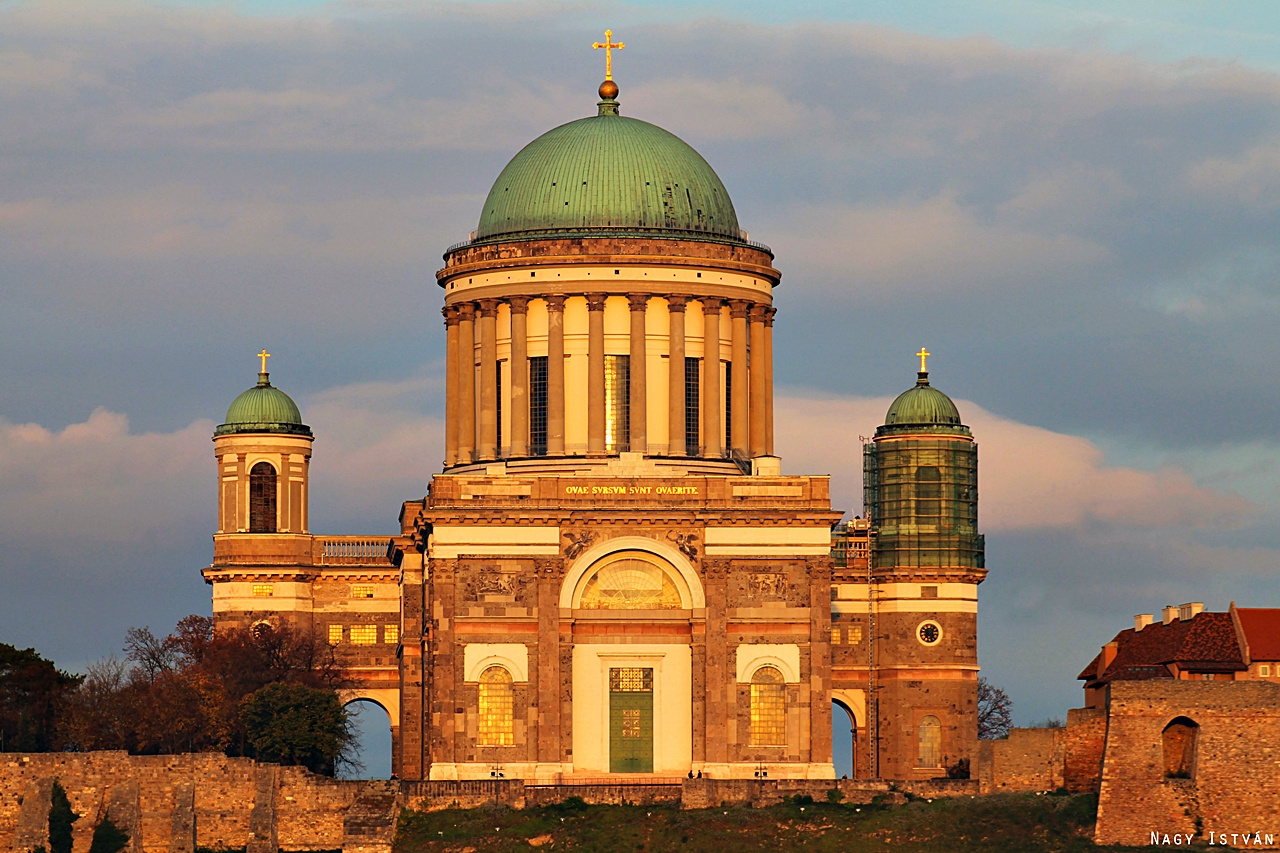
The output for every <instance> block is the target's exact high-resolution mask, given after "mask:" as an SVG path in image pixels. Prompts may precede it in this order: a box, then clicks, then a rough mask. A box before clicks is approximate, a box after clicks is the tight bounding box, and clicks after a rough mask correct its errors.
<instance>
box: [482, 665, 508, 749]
mask: <svg viewBox="0 0 1280 853" xmlns="http://www.w3.org/2000/svg"><path fill="white" fill-rule="evenodd" d="M515 742H516V739H515V691H514V690H513V689H512V687H511V674H510V673H509V672H507V671H506V670H505V669H503V668H502V667H500V666H491V667H489V668H488V669H486V670H485V671H484V672H482V673H480V730H479V732H478V736H477V739H476V743H478V744H479V745H480V746H511V745H512V744H514V743H515Z"/></svg>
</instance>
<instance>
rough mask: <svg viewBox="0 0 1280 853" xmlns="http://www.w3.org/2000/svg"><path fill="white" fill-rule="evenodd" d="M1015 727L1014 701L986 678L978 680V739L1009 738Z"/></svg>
mask: <svg viewBox="0 0 1280 853" xmlns="http://www.w3.org/2000/svg"><path fill="white" fill-rule="evenodd" d="M1012 725H1013V700H1012V699H1010V698H1009V694H1008V693H1005V692H1004V691H1003V690H1001V689H1000V688H999V687H996V686H995V685H994V684H992V683H991V682H990V681H987V680H986V679H985V678H979V679H978V737H979V738H981V739H982V740H996V739H998V738H1004V737H1008V736H1009V728H1010V726H1012Z"/></svg>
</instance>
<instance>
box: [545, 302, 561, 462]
mask: <svg viewBox="0 0 1280 853" xmlns="http://www.w3.org/2000/svg"><path fill="white" fill-rule="evenodd" d="M547 455H548V456H564V297H563V296H548V297H547Z"/></svg>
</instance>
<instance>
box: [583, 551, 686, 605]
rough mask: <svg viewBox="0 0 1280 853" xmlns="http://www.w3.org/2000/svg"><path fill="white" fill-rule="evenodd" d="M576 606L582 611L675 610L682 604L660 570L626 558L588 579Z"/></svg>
mask: <svg viewBox="0 0 1280 853" xmlns="http://www.w3.org/2000/svg"><path fill="white" fill-rule="evenodd" d="M578 606H579V607H580V608H582V609H583V610H679V609H681V608H683V607H684V603H683V602H682V601H681V599H680V590H678V589H676V585H675V584H674V583H672V581H671V578H670V577H669V576H668V575H667V573H666V572H665V571H663V570H662V567H661V566H657V565H654V564H653V563H651V562H649V561H647V560H642V559H638V558H635V557H627V558H623V559H620V560H615V561H613V562H611V563H608V564H607V565H605V566H604V567H603V568H601V569H600V570H599V571H597V572H596V573H595V574H594V575H592V577H591V580H589V581H587V585H586V587H585V588H584V589H583V590H582V599H581V601H580V603H579V604H578Z"/></svg>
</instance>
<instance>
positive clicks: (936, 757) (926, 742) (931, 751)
mask: <svg viewBox="0 0 1280 853" xmlns="http://www.w3.org/2000/svg"><path fill="white" fill-rule="evenodd" d="M919 754H920V766H921V767H941V766H942V723H941V722H940V721H939V720H938V718H937V717H935V716H933V715H929V716H927V717H924V718H923V719H921V720H920V753H919Z"/></svg>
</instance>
